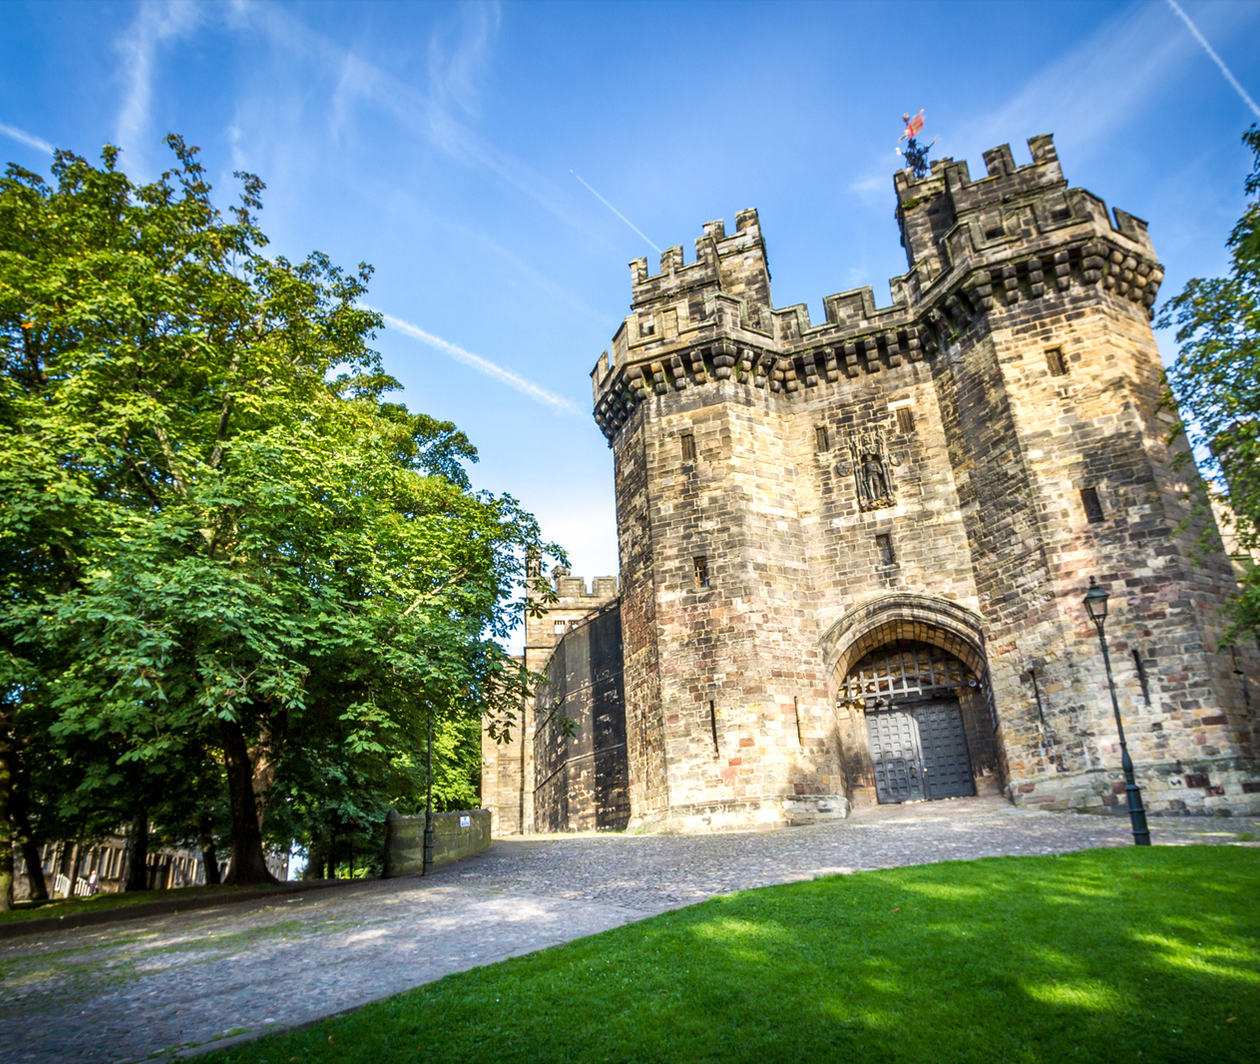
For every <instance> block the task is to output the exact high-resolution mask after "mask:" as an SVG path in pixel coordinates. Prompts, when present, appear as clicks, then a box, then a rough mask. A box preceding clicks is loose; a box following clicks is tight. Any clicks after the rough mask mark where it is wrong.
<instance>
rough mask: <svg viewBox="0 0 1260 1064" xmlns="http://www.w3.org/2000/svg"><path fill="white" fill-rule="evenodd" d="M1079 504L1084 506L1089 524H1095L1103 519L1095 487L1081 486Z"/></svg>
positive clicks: (1100, 503)
mask: <svg viewBox="0 0 1260 1064" xmlns="http://www.w3.org/2000/svg"><path fill="white" fill-rule="evenodd" d="M1081 505H1082V506H1083V507H1085V517H1086V519H1087V520H1088V521H1089V523H1090V524H1091V525H1096V524H1098V523H1099V522H1101V521H1102V520H1103V519H1104V517H1103V508H1102V502H1101V500H1100V499H1099V498H1098V489H1097V488H1081Z"/></svg>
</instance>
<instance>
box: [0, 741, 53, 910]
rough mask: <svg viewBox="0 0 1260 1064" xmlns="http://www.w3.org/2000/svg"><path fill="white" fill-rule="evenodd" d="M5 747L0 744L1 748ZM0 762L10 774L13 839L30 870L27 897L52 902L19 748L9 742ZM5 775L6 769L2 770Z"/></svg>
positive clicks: (27, 878) (0, 753)
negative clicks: (36, 842)
mask: <svg viewBox="0 0 1260 1064" xmlns="http://www.w3.org/2000/svg"><path fill="white" fill-rule="evenodd" d="M4 746H5V744H4V742H3V741H2V740H0V748H2V747H4ZM0 758H3V759H4V760H5V761H6V762H7V764H8V770H9V819H10V821H11V822H12V824H13V839H14V842H15V843H16V844H17V846H18V847H19V848H20V849H21V851H22V864H23V865H24V866H25V867H26V882H27V892H26V893H27V897H28V898H29V899H30V900H31V901H47V900H48V884H47V883H45V882H44V864H43V862H42V861H41V860H40V859H39V847H38V846H37V845H36V844H35V833H34V832H33V831H32V830H31V818H30V802H29V801H28V800H27V794H26V792H27V778H26V774H25V773H24V772H23V771H22V763H21V761H20V759H19V758H18V751H17V744H16V743H14V742H9V743H8V744H7V749H4V750H0ZM0 771H3V766H0Z"/></svg>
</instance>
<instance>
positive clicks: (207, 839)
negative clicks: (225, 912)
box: [197, 816, 220, 887]
mask: <svg viewBox="0 0 1260 1064" xmlns="http://www.w3.org/2000/svg"><path fill="white" fill-rule="evenodd" d="M197 841H198V843H199V844H200V845H201V865H202V868H204V869H205V873H206V886H209V887H217V886H218V885H219V878H220V877H219V854H218V852H217V851H216V850H215V848H214V833H213V832H212V831H211V830H210V818H209V817H208V816H202V817H201V818H200V819H199V820H198V821H197Z"/></svg>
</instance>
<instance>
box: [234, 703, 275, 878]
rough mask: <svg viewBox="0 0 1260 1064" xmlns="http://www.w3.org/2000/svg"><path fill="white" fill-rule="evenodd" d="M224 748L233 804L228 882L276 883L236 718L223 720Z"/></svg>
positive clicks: (247, 750) (243, 737)
mask: <svg viewBox="0 0 1260 1064" xmlns="http://www.w3.org/2000/svg"><path fill="white" fill-rule="evenodd" d="M221 731H222V733H223V752H224V754H225V755H226V758H227V780H228V798H229V799H230V800H231V805H232V863H231V864H230V865H229V866H228V874H227V879H225V880H224V882H225V883H229V884H234V883H274V882H276V878H275V876H273V875H272V874H271V872H270V871H269V870H268V868H267V858H266V856H265V855H264V854H263V846H262V831H261V830H260V828H259V826H258V803H257V801H256V800H255V797H254V771H253V766H252V765H251V764H250V760H249V749H248V747H247V746H246V745H245V735H244V733H243V732H242V731H241V726H240V725H239V724H238V723H237V722H236V721H234V720H225V721H222V722H221Z"/></svg>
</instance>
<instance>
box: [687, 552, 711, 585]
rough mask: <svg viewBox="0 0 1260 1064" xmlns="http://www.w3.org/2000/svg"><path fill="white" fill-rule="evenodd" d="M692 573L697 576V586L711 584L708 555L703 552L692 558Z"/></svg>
mask: <svg viewBox="0 0 1260 1064" xmlns="http://www.w3.org/2000/svg"><path fill="white" fill-rule="evenodd" d="M691 569H692V575H693V577H694V578H695V583H696V587H697V588H704V587H708V586H709V559H708V557H707V556H706V555H704V554H701V555H699V556H697V557H695V558H692V559H691Z"/></svg>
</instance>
